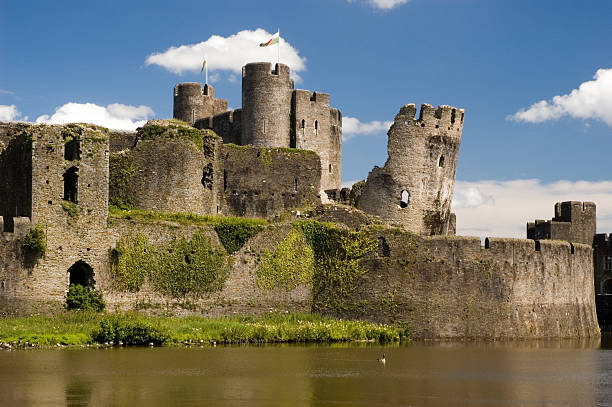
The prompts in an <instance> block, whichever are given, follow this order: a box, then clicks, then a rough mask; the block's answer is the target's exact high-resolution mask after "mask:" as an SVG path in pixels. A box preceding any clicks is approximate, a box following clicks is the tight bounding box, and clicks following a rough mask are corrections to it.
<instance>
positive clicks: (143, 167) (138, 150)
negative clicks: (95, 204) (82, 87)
mask: <svg viewBox="0 0 612 407" xmlns="http://www.w3.org/2000/svg"><path fill="white" fill-rule="evenodd" d="M160 130H164V131H163V132H161V133H160V134H157V135H156V136H155V137H151V138H145V139H140V140H138V142H137V144H136V146H135V147H134V148H132V149H129V150H124V151H121V152H118V153H113V154H112V155H111V159H110V176H111V183H110V194H109V198H110V201H111V203H113V204H116V205H122V204H125V205H128V206H133V207H135V208H139V209H145V210H154V211H161V212H189V213H196V214H200V215H208V214H214V213H216V207H217V200H216V199H217V192H216V189H215V188H214V186H215V183H214V182H215V179H214V177H215V174H219V170H218V169H217V171H214V169H215V166H216V165H218V163H217V161H218V159H217V158H216V157H217V156H216V154H215V152H216V151H217V149H218V145H219V144H220V142H221V140H220V139H219V137H217V136H216V135H214V134H213V133H210V132H206V131H203V132H200V131H199V130H196V129H191V128H188V129H187V131H189V132H193V134H194V137H200V138H202V143H203V147H199V146H197V145H196V144H195V143H194V142H193V141H192V140H191V139H190V138H188V137H184V136H180V134H176V133H177V132H178V133H180V132H181V131H182V130H183V128H182V127H181V126H178V127H176V128H174V127H173V126H169V127H168V126H166V127H162V128H161V129H160ZM147 131H148V130H147V126H145V127H144V128H143V129H142V130H141V131H140V134H141V135H142V134H146V133H147ZM205 151H206V153H205Z"/></svg>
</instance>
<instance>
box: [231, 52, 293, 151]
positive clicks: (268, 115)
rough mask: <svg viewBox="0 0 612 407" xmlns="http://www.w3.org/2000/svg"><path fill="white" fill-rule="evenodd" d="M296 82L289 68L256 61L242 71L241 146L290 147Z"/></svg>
mask: <svg viewBox="0 0 612 407" xmlns="http://www.w3.org/2000/svg"><path fill="white" fill-rule="evenodd" d="M292 92H293V80H292V79H291V78H290V77H289V67H288V66H287V65H284V64H276V66H275V68H274V70H271V64H270V63H269V62H255V63H250V64H247V65H245V66H244V67H243V68H242V144H243V145H246V144H252V145H254V146H259V147H289V144H290V117H289V116H290V113H291V94H292Z"/></svg>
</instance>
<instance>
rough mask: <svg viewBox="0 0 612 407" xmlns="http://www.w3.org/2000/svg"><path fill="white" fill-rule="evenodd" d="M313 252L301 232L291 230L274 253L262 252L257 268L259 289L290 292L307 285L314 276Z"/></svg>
mask: <svg viewBox="0 0 612 407" xmlns="http://www.w3.org/2000/svg"><path fill="white" fill-rule="evenodd" d="M314 264H315V262H314V252H313V250H312V248H311V247H310V246H309V245H308V243H307V242H306V239H305V237H304V234H303V233H302V231H301V230H298V229H296V228H294V229H292V230H291V231H290V232H289V234H288V235H287V236H286V237H285V238H284V239H283V240H282V241H281V242H280V243H279V244H278V245H277V247H276V249H275V250H274V251H270V250H264V252H263V254H262V257H261V261H260V263H259V266H258V268H257V284H258V285H259V287H261V288H266V289H272V288H275V287H280V288H284V289H286V290H292V289H294V288H296V287H297V286H298V285H300V284H309V283H311V282H312V278H313V275H314Z"/></svg>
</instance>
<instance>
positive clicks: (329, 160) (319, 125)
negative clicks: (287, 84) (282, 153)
mask: <svg viewBox="0 0 612 407" xmlns="http://www.w3.org/2000/svg"><path fill="white" fill-rule="evenodd" d="M291 109H292V115H291V118H292V123H291V143H290V146H291V147H295V148H301V149H304V150H311V151H314V152H316V153H317V154H318V155H319V157H320V158H321V189H323V190H324V191H330V190H333V191H334V193H335V191H336V190H338V189H340V185H341V178H342V177H341V171H340V170H341V147H342V115H341V114H340V111H339V110H338V109H334V108H330V107H329V94H327V93H321V92H314V93H311V92H309V91H307V90H301V89H298V90H295V91H294V92H293V98H292V107H291Z"/></svg>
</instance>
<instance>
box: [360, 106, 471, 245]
mask: <svg viewBox="0 0 612 407" xmlns="http://www.w3.org/2000/svg"><path fill="white" fill-rule="evenodd" d="M415 113H416V106H415V105H414V104H409V105H405V106H404V107H402V108H401V109H400V111H399V113H398V114H397V116H395V121H394V122H393V125H392V126H391V129H390V130H389V132H388V146H387V150H388V155H389V157H388V159H387V162H386V164H385V166H384V168H380V167H374V169H373V170H372V171H371V172H370V174H369V175H368V180H367V182H366V185H365V187H364V189H363V192H362V193H361V195H360V196H359V197H358V199H357V200H356V206H357V207H358V208H359V209H362V210H364V211H365V212H368V213H371V214H374V215H378V216H381V217H382V218H383V219H385V221H387V222H388V223H390V224H396V225H398V226H401V227H403V228H405V229H407V230H408V231H410V232H413V233H417V234H421V235H445V234H447V233H448V230H449V220H450V217H451V213H450V207H451V201H452V197H453V188H454V186H455V173H456V171H457V159H458V157H459V145H460V143H461V133H462V130H463V116H464V111H463V109H458V108H455V107H451V106H440V107H438V108H437V109H435V108H434V107H433V106H431V105H427V104H424V105H422V106H421V113H420V115H419V118H418V119H415Z"/></svg>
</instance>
